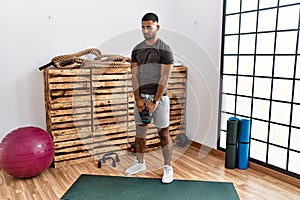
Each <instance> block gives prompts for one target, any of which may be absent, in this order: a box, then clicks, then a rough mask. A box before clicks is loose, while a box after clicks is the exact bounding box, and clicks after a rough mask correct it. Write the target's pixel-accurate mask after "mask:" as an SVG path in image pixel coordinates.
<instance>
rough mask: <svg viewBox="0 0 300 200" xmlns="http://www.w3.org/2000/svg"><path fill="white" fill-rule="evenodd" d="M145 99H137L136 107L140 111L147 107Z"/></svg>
mask: <svg viewBox="0 0 300 200" xmlns="http://www.w3.org/2000/svg"><path fill="white" fill-rule="evenodd" d="M145 103H146V102H145V100H144V99H136V107H137V109H138V111H139V112H142V111H143V110H144V108H145Z"/></svg>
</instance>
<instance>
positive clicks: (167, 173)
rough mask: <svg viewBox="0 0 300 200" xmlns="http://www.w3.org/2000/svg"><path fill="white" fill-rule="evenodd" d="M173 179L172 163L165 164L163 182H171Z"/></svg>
mask: <svg viewBox="0 0 300 200" xmlns="http://www.w3.org/2000/svg"><path fill="white" fill-rule="evenodd" d="M172 181H173V167H172V166H170V165H165V166H164V175H163V178H162V182H163V183H171V182H172Z"/></svg>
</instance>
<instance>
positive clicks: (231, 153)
mask: <svg viewBox="0 0 300 200" xmlns="http://www.w3.org/2000/svg"><path fill="white" fill-rule="evenodd" d="M236 165H237V144H227V145H226V150H225V167H226V168H228V169H234V168H236Z"/></svg>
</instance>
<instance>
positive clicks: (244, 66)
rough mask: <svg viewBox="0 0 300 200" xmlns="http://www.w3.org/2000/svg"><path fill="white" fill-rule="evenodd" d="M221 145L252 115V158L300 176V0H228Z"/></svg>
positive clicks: (224, 44)
mask: <svg viewBox="0 0 300 200" xmlns="http://www.w3.org/2000/svg"><path fill="white" fill-rule="evenodd" d="M224 11H225V13H224V15H223V16H224V17H223V24H224V26H223V27H224V29H223V48H222V62H221V64H222V66H221V76H222V90H221V92H222V94H221V101H222V102H221V103H220V112H221V114H220V119H219V124H220V126H219V138H220V139H219V142H218V149H221V150H225V148H226V125H227V124H226V122H227V120H228V118H229V117H232V116H236V117H240V118H247V119H250V120H251V129H250V130H251V140H250V152H249V158H250V160H251V161H253V162H256V163H259V164H262V165H264V166H267V167H271V168H273V169H276V170H278V171H280V172H283V173H286V174H288V175H291V176H294V177H297V178H300V38H299V37H300V31H299V29H300V17H299V16H300V2H299V0H277V1H276V0H275V1H268V0H251V1H248V0H227V1H224Z"/></svg>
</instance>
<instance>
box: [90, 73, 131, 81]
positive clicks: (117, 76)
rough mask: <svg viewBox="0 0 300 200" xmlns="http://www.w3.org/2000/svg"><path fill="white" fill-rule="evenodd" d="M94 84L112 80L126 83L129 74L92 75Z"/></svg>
mask: <svg viewBox="0 0 300 200" xmlns="http://www.w3.org/2000/svg"><path fill="white" fill-rule="evenodd" d="M92 80H93V83H94V82H97V81H111V80H117V81H126V80H128V76H127V74H100V75H99V74H97V75H94V74H93V75H92Z"/></svg>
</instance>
